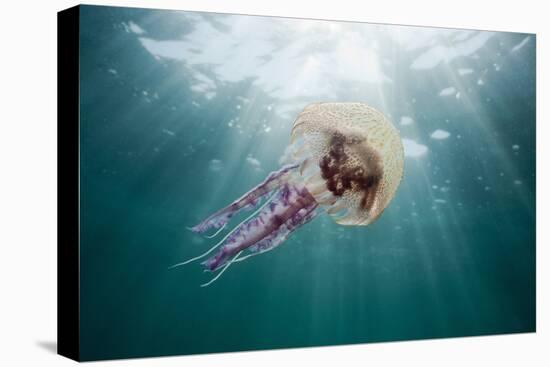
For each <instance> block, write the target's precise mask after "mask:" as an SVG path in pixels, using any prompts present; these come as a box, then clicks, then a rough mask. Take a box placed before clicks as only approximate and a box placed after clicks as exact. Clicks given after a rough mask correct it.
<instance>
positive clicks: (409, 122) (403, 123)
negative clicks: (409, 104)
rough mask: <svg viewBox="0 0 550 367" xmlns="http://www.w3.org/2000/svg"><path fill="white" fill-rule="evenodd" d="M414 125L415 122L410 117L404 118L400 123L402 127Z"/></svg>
mask: <svg viewBox="0 0 550 367" xmlns="http://www.w3.org/2000/svg"><path fill="white" fill-rule="evenodd" d="M413 123H414V120H413V119H412V117H410V116H402V117H401V121H400V122H399V124H400V125H401V126H407V125H412V124H413Z"/></svg>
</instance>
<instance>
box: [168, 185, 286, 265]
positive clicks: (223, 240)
mask: <svg viewBox="0 0 550 367" xmlns="http://www.w3.org/2000/svg"><path fill="white" fill-rule="evenodd" d="M273 196H275V194H273V195H271V197H270V198H269V199H268V200H266V202H265V203H264V204H263V205H262V206H261V207H259V208H258V209H257V210H256V211H255V212H254V213H252V214H250V215H249V216H248V217H247V218H246V219H245V220H243V221H242V222H241V223H240V224H239V225H237V226H236V227H235V228H233V229H232V230H231V231H230V232H229V233H228V234H226V235H225V236H224V237H223V238H222V239H221V240H219V241H218V242H217V243H216V244H215V245H214V246H212V247H210V248H209V249H208V250H207V251H206V252H203V253H202V254H200V255H198V256H195V257H193V258H191V259H189V260H186V261H183V262H180V263H177V264H174V265H172V266H170V267H169V268H168V269H173V268H177V267H179V266H182V265H187V264H189V263H191V262H193V261H196V260H199V259H202V258H203V257H205V256H207V255H208V254H210V253H211V252H212V251H214V250H215V249H217V248H218V247H220V245H222V244H223V243H224V242H225V240H226V239H227V238H228V237H229V236H231V235H232V234H233V233H234V232H235V231H236V230H238V229H239V227H240V226H241V225H242V224H243V223H245V222H246V221H248V220H250V219H251V218H253V217H254V216H255V215H256V214H258V213H259V212H260V211H261V210H262V209H263V208H264V207H265V206H266V205H267V204H268V203H269V201H270V200H271V199H272V198H273Z"/></svg>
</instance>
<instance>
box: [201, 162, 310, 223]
mask: <svg viewBox="0 0 550 367" xmlns="http://www.w3.org/2000/svg"><path fill="white" fill-rule="evenodd" d="M298 166H299V165H298V164H289V165H286V166H284V167H282V168H281V169H280V170H278V171H275V172H271V173H270V174H269V175H268V176H267V177H266V179H265V180H264V181H263V182H262V183H260V184H259V185H258V186H256V187H254V188H253V189H252V190H250V191H248V192H247V193H245V194H244V195H243V196H241V197H240V198H239V199H237V200H235V201H234V202H233V203H231V204H230V205H228V206H226V207H225V208H222V209H220V210H218V211H217V212H215V213H214V214H212V215H211V216H209V217H208V218H206V219H205V220H203V221H202V222H200V223H199V224H197V225H196V226H194V227H192V228H191V230H192V231H193V232H195V233H204V232H206V231H207V230H208V229H210V228H221V227H223V226H224V225H225V224H227V222H229V220H230V219H231V217H232V216H234V215H235V214H237V213H238V212H239V211H240V210H243V209H252V208H254V207H255V206H256V205H258V203H259V202H260V200H261V199H262V198H263V197H265V196H266V195H267V194H269V193H270V192H272V191H274V190H276V189H278V188H279V187H280V186H281V185H282V184H283V183H284V182H286V179H287V176H288V174H289V173H290V172H291V171H293V170H295V169H297V168H298Z"/></svg>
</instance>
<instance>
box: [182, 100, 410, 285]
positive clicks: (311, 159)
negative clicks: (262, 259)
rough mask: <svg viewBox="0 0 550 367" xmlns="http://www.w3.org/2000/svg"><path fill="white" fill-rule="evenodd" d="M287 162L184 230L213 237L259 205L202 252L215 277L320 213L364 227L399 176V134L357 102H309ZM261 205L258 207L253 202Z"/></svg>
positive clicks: (377, 213) (298, 121)
mask: <svg viewBox="0 0 550 367" xmlns="http://www.w3.org/2000/svg"><path fill="white" fill-rule="evenodd" d="M287 153H288V154H287V157H289V158H288V159H287V160H288V164H286V165H284V166H283V167H281V168H280V169H279V170H278V171H275V172H272V173H270V174H269V175H268V176H267V177H266V179H265V180H264V181H263V182H262V183H260V184H259V185H258V186H256V187H254V188H253V189H251V190H250V191H248V192H247V193H245V194H244V195H243V196H242V197H240V198H239V199H237V200H235V201H234V202H233V203H231V204H230V205H228V206H227V207H225V208H222V209H220V210H218V211H217V212H215V213H214V214H212V215H211V216H209V217H208V218H206V219H205V220H203V221H202V222H200V223H199V224H197V225H196V226H194V227H192V228H191V230H192V231H193V232H196V233H205V232H206V231H208V230H209V229H212V228H213V229H217V231H216V233H214V235H212V236H209V238H212V237H214V236H216V235H218V234H219V233H220V232H221V231H222V230H223V229H224V228H225V227H226V225H227V223H228V222H229V220H230V219H231V217H233V216H234V215H235V214H236V213H238V212H240V211H241V210H247V209H248V210H250V209H253V208H256V207H258V206H259V208H258V209H257V210H256V211H255V212H254V213H252V215H250V216H249V217H248V218H246V219H245V220H244V221H243V222H242V223H240V224H239V225H238V226H236V227H235V228H234V229H233V230H232V231H230V232H229V233H227V234H226V235H225V236H224V237H223V238H222V239H221V240H220V241H219V242H218V243H217V244H216V245H215V246H213V247H212V248H210V249H209V250H208V251H206V252H205V253H203V254H201V255H199V256H197V257H194V258H192V259H189V260H187V261H185V262H182V263H179V264H176V265H174V266H173V267H176V266H180V265H184V264H188V263H190V262H193V261H195V260H198V259H202V258H204V257H206V256H208V255H209V254H210V253H212V252H213V251H214V250H216V249H218V251H217V252H216V253H215V254H213V255H211V256H210V257H209V258H208V259H207V260H206V261H204V262H203V263H202V264H203V265H204V266H205V267H206V270H209V271H217V270H220V272H219V273H218V275H217V276H216V277H215V278H213V279H212V280H211V281H210V282H208V283H206V284H203V286H207V285H209V284H211V283H212V282H214V281H215V280H216V279H218V278H219V277H220V276H221V274H222V273H223V272H224V271H225V270H226V269H227V268H228V267H229V265H231V264H232V263H235V262H239V261H243V260H245V259H247V258H249V257H251V256H254V255H258V254H261V253H264V252H266V251H270V250H272V249H274V248H276V247H277V246H279V245H280V244H281V243H283V242H284V241H285V240H286V239H287V238H288V236H289V235H290V234H291V233H292V232H294V231H295V230H296V229H297V228H299V227H301V226H302V225H304V224H306V223H308V222H309V221H311V220H312V219H313V218H315V217H316V216H318V215H319V214H321V213H323V212H326V213H327V214H328V215H330V216H331V217H332V218H333V219H334V220H335V221H336V223H338V224H341V225H356V226H366V225H368V224H370V223H372V222H373V221H374V220H376V219H377V218H379V217H380V215H381V214H382V212H383V211H384V209H385V208H386V207H387V206H388V205H389V203H390V201H391V200H392V198H393V197H394V195H395V193H396V191H397V188H398V186H399V184H400V182H401V178H402V176H403V163H404V153H403V145H402V143H401V138H400V136H399V132H398V131H397V129H396V128H395V127H394V126H393V125H392V123H391V122H390V121H389V120H388V119H387V118H386V117H384V115H383V114H382V113H381V112H379V111H377V110H376V109H374V108H373V107H370V106H368V105H367V104H364V103H314V104H310V105H308V106H306V108H305V109H304V110H303V111H302V112H301V113H300V114H299V115H298V117H297V119H296V120H295V122H294V125H293V128H292V132H291V137H290V145H289V146H288V147H287ZM262 200H263V201H264V202H263V204H262V205H260V202H261V201H262Z"/></svg>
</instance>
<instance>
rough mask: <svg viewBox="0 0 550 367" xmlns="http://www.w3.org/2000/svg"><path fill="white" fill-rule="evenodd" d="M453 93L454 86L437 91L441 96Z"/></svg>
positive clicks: (454, 91)
mask: <svg viewBox="0 0 550 367" xmlns="http://www.w3.org/2000/svg"><path fill="white" fill-rule="evenodd" d="M455 93H456V89H455V88H454V87H447V88H444V89H442V90H441V91H440V92H439V95H440V96H442V97H446V96H450V95H453V94H455Z"/></svg>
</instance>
